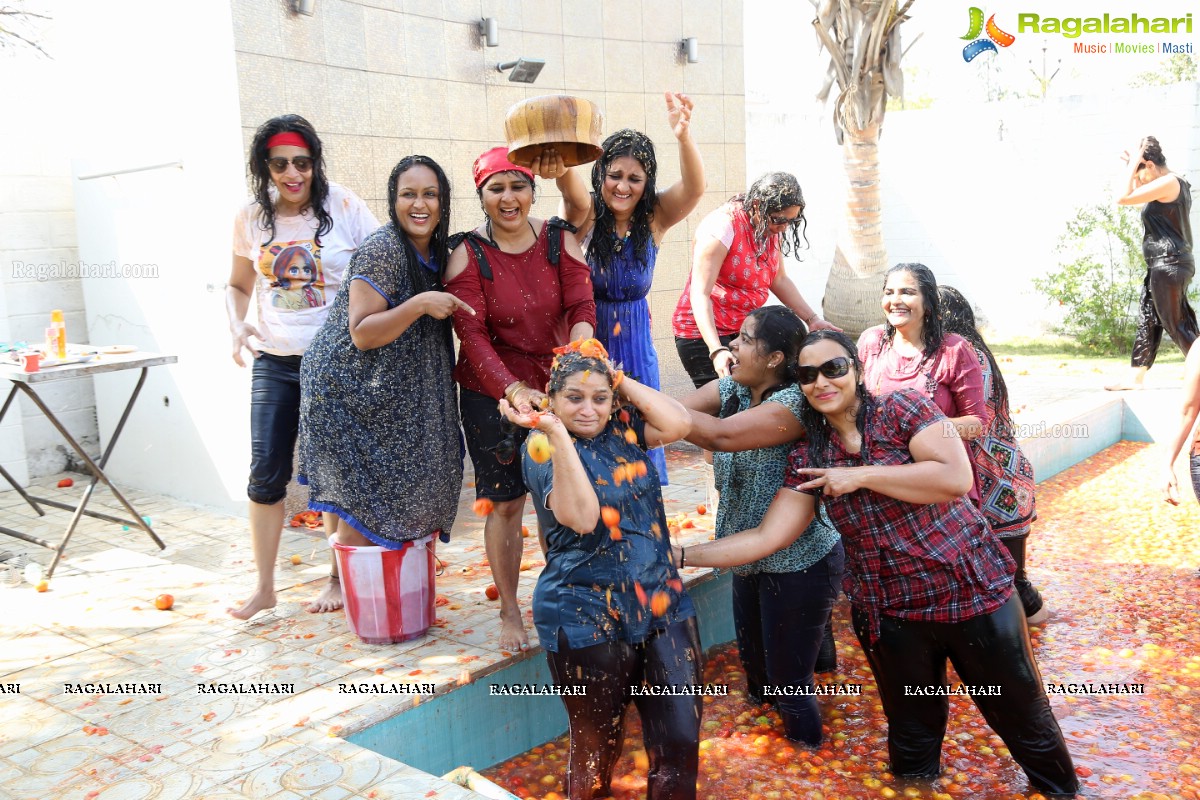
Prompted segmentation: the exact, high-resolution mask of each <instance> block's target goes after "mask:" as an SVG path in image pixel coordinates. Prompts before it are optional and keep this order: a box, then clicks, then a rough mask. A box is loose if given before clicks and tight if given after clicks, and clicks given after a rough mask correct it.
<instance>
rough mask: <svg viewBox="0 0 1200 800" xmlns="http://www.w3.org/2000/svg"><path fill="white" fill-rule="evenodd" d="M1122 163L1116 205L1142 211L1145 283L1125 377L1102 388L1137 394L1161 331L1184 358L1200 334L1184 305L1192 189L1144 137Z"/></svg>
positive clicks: (1191, 264)
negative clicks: (1123, 171) (1122, 185)
mask: <svg viewBox="0 0 1200 800" xmlns="http://www.w3.org/2000/svg"><path fill="white" fill-rule="evenodd" d="M1121 160H1122V161H1124V162H1125V163H1126V164H1127V165H1128V171H1127V173H1126V176H1125V188H1124V192H1123V193H1122V195H1121V197H1120V198H1118V199H1117V203H1118V205H1123V206H1138V205H1144V206H1145V208H1143V209H1142V226H1143V228H1144V229H1145V234H1144V235H1143V237H1142V257H1143V258H1145V259H1146V279H1145V281H1144V283H1143V286H1142V300H1141V305H1140V312H1139V315H1138V326H1137V333H1136V334H1135V335H1134V339H1133V355H1132V356H1131V358H1130V372H1129V376H1128V377H1127V378H1126V379H1125V380H1124V381H1123V382H1121V383H1114V384H1110V385H1108V386H1105V387H1104V388H1105V389H1108V390H1109V391H1123V390H1125V389H1140V388H1142V385H1143V384H1144V383H1145V380H1146V373H1147V372H1149V371H1150V367H1152V366H1154V358H1155V356H1157V355H1158V346H1159V344H1160V343H1161V342H1162V335H1163V331H1166V333H1167V335H1168V336H1170V337H1171V340H1172V341H1173V342H1175V344H1176V345H1178V347H1179V349H1180V350H1182V351H1183V354H1184V355H1185V356H1186V355H1187V354H1188V351H1189V350H1191V348H1192V344H1193V343H1194V342H1195V341H1196V337H1197V335H1200V331H1198V330H1197V327H1196V312H1195V311H1193V310H1192V306H1191V304H1190V303H1188V298H1187V292H1188V285H1189V284H1190V283H1191V282H1192V276H1193V275H1195V274H1196V261H1195V258H1194V257H1193V255H1192V244H1193V243H1192V223H1191V220H1190V219H1189V218H1188V214H1190V213H1191V210H1192V186H1191V184H1190V183H1188V182H1187V180H1186V179H1184V178H1181V177H1180V176H1178V175H1176V174H1175V173H1174V172H1171V171H1170V170H1169V169H1168V168H1167V159H1166V157H1165V156H1164V155H1163V152H1162V146H1161V145H1160V144H1159V143H1158V139H1155V138H1154V137H1153V136H1147V137H1146V138H1145V139H1142V141H1141V142H1139V143H1138V146H1137V147H1135V148H1134V149H1133V150H1132V151H1129V150H1126V151H1125V152H1124V153H1122V155H1121Z"/></svg>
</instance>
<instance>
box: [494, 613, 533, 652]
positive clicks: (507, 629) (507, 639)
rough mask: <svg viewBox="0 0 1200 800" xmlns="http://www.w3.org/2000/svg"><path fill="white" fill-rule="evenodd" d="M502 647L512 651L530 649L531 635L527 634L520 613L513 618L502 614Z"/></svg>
mask: <svg viewBox="0 0 1200 800" xmlns="http://www.w3.org/2000/svg"><path fill="white" fill-rule="evenodd" d="M500 649H501V650H507V651H508V652H510V653H516V652H520V651H524V650H528V649H529V637H528V636H527V635H526V634H525V625H524V623H522V622H521V617H520V614H519V613H518V615H517V616H515V617H513V618H511V619H510V618H507V617H505V615H503V614H501V615H500Z"/></svg>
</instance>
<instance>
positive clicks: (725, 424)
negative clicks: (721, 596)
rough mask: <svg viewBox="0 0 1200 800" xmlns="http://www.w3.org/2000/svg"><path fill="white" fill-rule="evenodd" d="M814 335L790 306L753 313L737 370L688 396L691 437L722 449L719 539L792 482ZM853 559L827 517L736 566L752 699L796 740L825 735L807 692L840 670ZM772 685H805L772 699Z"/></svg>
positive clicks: (741, 645) (717, 451)
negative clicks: (775, 712) (804, 346)
mask: <svg viewBox="0 0 1200 800" xmlns="http://www.w3.org/2000/svg"><path fill="white" fill-rule="evenodd" d="M805 333H806V331H805V329H804V323H803V322H801V321H800V318H799V317H797V316H796V315H795V313H793V312H792V311H791V310H790V309H787V308H784V307H783V306H766V307H764V308H760V309H758V310H757V311H753V312H751V313H750V316H748V317H746V321H745V322H743V323H742V330H741V332H740V333H739V334H738V336H737V338H735V339H733V340H732V341H731V342H730V343H729V349H730V350H731V351H732V353H733V364H732V365H731V372H730V375H729V376H728V377H725V378H721V379H720V380H717V381H713V382H711V383H708V384H705V385H704V386H702V387H700V388H699V389H697V390H696V391H695V392H693V393H692V394H690V395H688V396H687V397H685V398H684V399H683V404H684V406H686V407H687V408H688V410H689V411H690V412H691V414H692V432H691V433H689V434H688V437H687V439H688V441H689V442H691V443H692V444H696V445H699V446H700V447H703V448H705V449H706V450H710V451H713V470H714V472H715V474H716V487H717V490H718V491H720V493H721V503H720V505H719V506H718V507H717V524H716V532H717V537H718V538H724V537H726V536H732V535H733V534H735V533H737V532H738V531H743V530H747V529H749V528H756V527H758V525H759V524H760V523H761V522H762V519H763V515H765V514H766V513H767V509H768V508H769V507H770V505H771V501H772V500H773V499H774V498H775V495H776V494H777V493H778V492H779V490H780V488H781V487H782V486H783V482H784V478H785V477H786V476H787V456H788V452H790V451H791V449H792V446H793V445H794V444H795V442H796V440H797V439H800V438H802V437H803V436H804V426H803V425H801V423H800V416H801V412H802V408H803V405H804V395H803V394H802V393H801V391H800V387H799V386H798V385H797V384H796V375H797V370H798V369H799V364H798V362H797V358H798V356H799V354H800V343H801V342H802V341H803V340H804V335H805ZM730 451H733V452H730ZM844 565H845V554H844V553H843V551H842V544H841V541H840V538H839V536H838V532H837V531H836V530H834V528H833V526H831V525H830V524H829V522H828V520H826V519H825V518H824V517H823V516H822V515H818V516H817V518H816V519H814V520H813V522H812V524H811V525H809V527H808V530H807V531H805V533H804V535H802V536H800V537H799V538H798V539H796V541H795V542H793V543H792V544H790V545H788V546H787V547H785V548H784V549H782V550H780V551H779V552H777V553H772V554H771V555H769V556H767V557H766V558H763V559H760V560H758V561H755V562H754V563H752V564H746V565H744V566H740V567H734V569H733V572H734V576H733V624H734V630H735V631H736V633H737V642H738V654H739V656H740V657H741V660H742V665H743V666H744V667H745V669H746V686H747V689H748V691H749V694H750V696H751V699H752V701H753V702H755V703H761V702H763V701H764V700H767V701H768V702H773V703H774V704H775V705H776V706H777V707H778V709H779V714H780V716H781V717H782V718H783V729H784V732H785V734H786V735H787V737H788V738H789V739H793V740H796V741H799V742H803V743H805V744H808V745H816V744H819V743H820V742H821V710H820V708H819V706H818V705H817V698H816V697H815V696H813V695H812V694H808V693H806V692H809V691H811V689H812V688H813V673H814V672H829V671H832V670H833V669H834V668H835V667H836V662H837V650H836V649H835V645H834V639H833V629H832V627H831V626H830V614H831V612H832V610H833V604H834V602H835V601H836V600H837V597H838V592H839V590H840V587H841V584H842V571H843V568H844ZM766 687H788V688H789V689H798V690H801V691H789V692H778V691H777V692H774V693H773V696H769V695H768V690H767V688H766Z"/></svg>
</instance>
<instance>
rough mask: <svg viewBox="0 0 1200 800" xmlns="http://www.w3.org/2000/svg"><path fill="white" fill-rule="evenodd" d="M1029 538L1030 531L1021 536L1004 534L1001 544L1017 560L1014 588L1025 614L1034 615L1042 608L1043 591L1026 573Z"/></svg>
mask: <svg viewBox="0 0 1200 800" xmlns="http://www.w3.org/2000/svg"><path fill="white" fill-rule="evenodd" d="M1028 538H1029V534H1028V533H1022V534H1021V535H1020V536H1007V537H1005V536H1002V537H1000V544H1002V545H1004V546H1005V547H1006V548H1008V552H1009V554H1010V555H1011V556H1012V557H1013V561H1015V562H1017V572H1016V574H1015V575H1013V588H1014V589H1016V590H1017V596H1019V597H1020V598H1021V607H1022V608H1024V609H1025V616H1027V617H1032V616H1033V615H1034V614H1036V613H1038V612H1039V611H1041V610H1042V605H1043V601H1042V595H1041V593H1040V592H1038V590H1037V589H1036V588H1035V587H1034V585H1033V584H1032V583H1030V582H1029V576H1028V575H1026V574H1025V540H1026V539H1028Z"/></svg>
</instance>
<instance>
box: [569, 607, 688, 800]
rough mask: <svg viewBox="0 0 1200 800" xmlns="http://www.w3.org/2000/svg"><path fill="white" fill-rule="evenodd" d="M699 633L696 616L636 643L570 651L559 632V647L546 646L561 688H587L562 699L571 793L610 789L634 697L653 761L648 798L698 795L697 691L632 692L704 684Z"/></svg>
mask: <svg viewBox="0 0 1200 800" xmlns="http://www.w3.org/2000/svg"><path fill="white" fill-rule="evenodd" d="M702 658H703V651H701V649H700V634H699V631H698V629H697V627H696V619H695V618H694V617H693V618H691V619H686V620H682V621H680V622H676V623H675V624H673V625H671V626H670V627H669V628H667V629H666V630H663V631H659V632H658V633H655V634H651V636H650V638H649V639H647V640H646V641H645V642H643V643H641V644H638V645H630V644H626V643H625V642H603V643H601V644H594V645H590V646H588V647H580V648H578V649H572V648H571V647H569V646H568V645H567V637H566V635H565V634H564V633H563V632H562V631H561V630H560V631H559V633H558V652H557V653H552V652H550V651H546V660H547V661H549V663H550V674H551V675H553V676H554V682H555V683H556V684H557V685H560V686H563V685H566V686H580V685H583V686H586V687H587V695H586V696H585V697H573V696H571V697H569V696H564V697H563V698H562V701H563V705H564V706H566V708H567V718H568V719H569V720H570V723H571V757H570V762H569V764H568V767H567V797H569V798H570V800H591V798H592V797H594V796H599V797H604V796H607V795H609V794H611V793H612V792H611V790H610V788H609V783H610V782H611V781H612V771H613V766H615V765H616V763H617V758H618V757H619V756H620V755H621V743H622V728H623V723H624V720H625V709H626V707H627V706H628V705H629V701H630V700H631V699H632V700H633V703H634V705H636V706H637V710H638V714H640V715H641V718H642V740H643V741H644V742H645V744H646V754H647V755H648V756H649V759H650V775H649V785H648V786H647V790H646V798H647V800H695V797H696V774H697V772H698V770H699V758H700V715H701V713H702V711H703V701H702V698H701V697H700V696H699V695H679V696H665V697H651V696H645V695H638V696H636V697H634V696H632V695H631V692H630V689H631V688H632V687H635V686H640V685H642V684H643V683H644V684H645V685H646V686H649V687H655V686H699V685H700V683H701V680H702V677H701V668H702V664H701V659H702Z"/></svg>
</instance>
